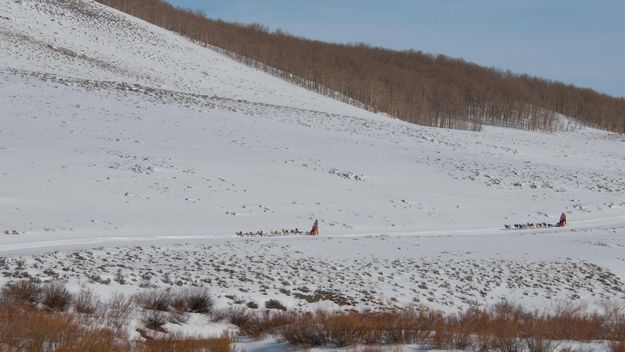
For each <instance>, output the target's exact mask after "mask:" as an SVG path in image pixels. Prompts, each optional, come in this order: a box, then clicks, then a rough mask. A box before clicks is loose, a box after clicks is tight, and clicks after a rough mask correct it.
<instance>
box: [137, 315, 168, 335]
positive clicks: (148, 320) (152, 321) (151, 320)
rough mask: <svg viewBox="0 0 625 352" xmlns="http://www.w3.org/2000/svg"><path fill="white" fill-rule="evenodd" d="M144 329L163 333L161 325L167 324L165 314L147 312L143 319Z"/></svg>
mask: <svg viewBox="0 0 625 352" xmlns="http://www.w3.org/2000/svg"><path fill="white" fill-rule="evenodd" d="M142 320H143V324H145V327H146V328H148V329H151V330H154V331H160V332H165V330H164V329H163V325H165V324H167V320H168V316H167V313H165V312H161V311H158V310H148V311H147V312H146V315H145V316H144V317H143V319H142Z"/></svg>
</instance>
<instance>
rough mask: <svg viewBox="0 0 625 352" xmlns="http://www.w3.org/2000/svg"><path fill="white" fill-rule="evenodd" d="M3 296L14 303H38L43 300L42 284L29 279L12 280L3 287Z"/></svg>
mask: <svg viewBox="0 0 625 352" xmlns="http://www.w3.org/2000/svg"><path fill="white" fill-rule="evenodd" d="M2 296H3V298H5V299H6V300H8V301H9V302H12V303H19V304H37V303H39V301H40V300H41V286H40V285H39V284H36V283H34V282H31V281H27V280H22V281H17V282H10V283H8V284H6V285H5V286H4V287H3V288H2Z"/></svg>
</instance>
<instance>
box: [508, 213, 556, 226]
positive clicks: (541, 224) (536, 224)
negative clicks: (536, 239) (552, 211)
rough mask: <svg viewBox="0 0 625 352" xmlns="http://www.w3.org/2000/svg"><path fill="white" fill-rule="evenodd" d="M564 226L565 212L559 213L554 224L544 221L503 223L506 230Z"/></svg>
mask: <svg viewBox="0 0 625 352" xmlns="http://www.w3.org/2000/svg"><path fill="white" fill-rule="evenodd" d="M565 226H566V214H565V213H562V215H560V221H558V222H557V223H556V224H548V223H546V222H539V223H527V224H514V225H504V227H505V228H506V230H512V229H514V230H526V229H542V228H549V227H565Z"/></svg>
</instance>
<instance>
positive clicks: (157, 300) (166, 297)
mask: <svg viewBox="0 0 625 352" xmlns="http://www.w3.org/2000/svg"><path fill="white" fill-rule="evenodd" d="M134 298H135V301H136V302H137V304H138V305H139V306H140V307H141V308H143V309H149V310H158V311H163V312H166V311H169V307H170V305H171V303H172V298H173V296H172V293H171V292H170V291H165V290H151V291H145V292H141V293H138V294H136V295H135V296H134Z"/></svg>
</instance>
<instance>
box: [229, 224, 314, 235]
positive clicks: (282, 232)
mask: <svg viewBox="0 0 625 352" xmlns="http://www.w3.org/2000/svg"><path fill="white" fill-rule="evenodd" d="M292 235H300V236H301V235H309V236H319V220H315V223H314V224H313V226H312V229H311V230H310V231H308V232H304V231H301V230H300V229H298V228H295V229H292V230H287V229H282V230H275V231H271V232H270V234H267V233H265V232H263V231H262V230H260V231H256V232H243V231H239V232H237V236H238V237H262V236H292Z"/></svg>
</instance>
